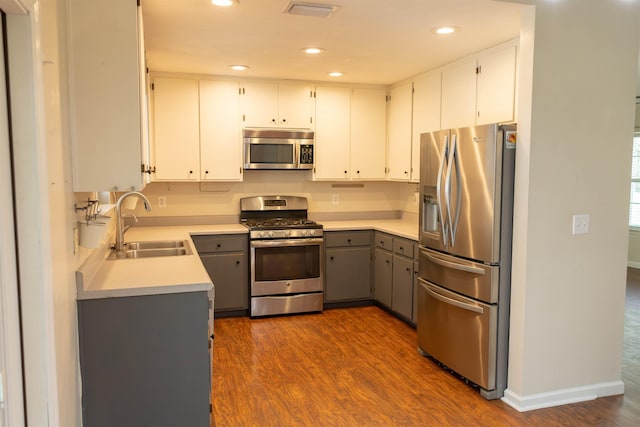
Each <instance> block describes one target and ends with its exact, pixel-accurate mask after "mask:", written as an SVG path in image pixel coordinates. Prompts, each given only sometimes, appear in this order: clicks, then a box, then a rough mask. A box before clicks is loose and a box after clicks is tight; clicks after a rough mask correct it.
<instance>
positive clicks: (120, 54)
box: [68, 0, 146, 191]
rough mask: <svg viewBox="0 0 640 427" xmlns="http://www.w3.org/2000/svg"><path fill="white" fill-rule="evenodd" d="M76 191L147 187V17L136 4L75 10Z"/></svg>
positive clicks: (74, 6)
mask: <svg viewBox="0 0 640 427" xmlns="http://www.w3.org/2000/svg"><path fill="white" fill-rule="evenodd" d="M68 13H69V15H68V16H69V19H68V37H69V38H68V43H69V44H68V48H69V86H70V87H69V89H70V110H71V144H72V153H73V155H72V156H73V158H72V161H73V170H74V177H73V179H74V190H75V191H107V190H108V191H114V190H119V191H124V190H131V189H137V190H140V189H141V188H142V187H143V177H142V172H141V170H142V167H143V165H142V154H141V153H142V150H141V144H142V143H143V142H144V141H143V132H142V126H143V123H144V122H145V121H146V120H145V118H144V117H143V116H142V115H143V114H144V111H146V110H145V109H144V108H143V106H142V102H144V96H142V95H143V94H144V91H145V84H144V80H142V78H141V77H142V76H144V75H145V73H144V71H142V70H144V51H143V49H142V43H141V40H142V37H143V35H142V29H141V26H142V15H141V13H140V6H138V5H137V4H136V2H135V1H133V0H113V1H111V2H109V7H104V2H103V1H100V0H69V2H68Z"/></svg>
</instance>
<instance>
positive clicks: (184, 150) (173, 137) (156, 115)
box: [152, 77, 239, 181]
mask: <svg viewBox="0 0 640 427" xmlns="http://www.w3.org/2000/svg"><path fill="white" fill-rule="evenodd" d="M152 88H153V90H152V92H153V146H152V148H153V150H152V158H153V162H152V166H153V168H155V174H154V176H153V179H154V180H155V181H195V180H197V179H198V178H199V175H200V129H199V123H198V122H199V113H198V81H197V80H194V79H179V78H165V77H156V78H155V79H154V81H153V86H152ZM238 144H239V142H238Z"/></svg>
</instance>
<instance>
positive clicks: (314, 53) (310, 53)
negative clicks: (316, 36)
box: [303, 47, 324, 55]
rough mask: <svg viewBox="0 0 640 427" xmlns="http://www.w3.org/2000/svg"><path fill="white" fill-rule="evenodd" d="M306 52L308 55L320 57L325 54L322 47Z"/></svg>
mask: <svg viewBox="0 0 640 427" xmlns="http://www.w3.org/2000/svg"><path fill="white" fill-rule="evenodd" d="M303 50H304V53H308V54H309V55H318V54H320V53H323V52H324V49H323V48H321V47H307V48H305V49H303Z"/></svg>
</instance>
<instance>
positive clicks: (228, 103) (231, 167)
mask: <svg viewBox="0 0 640 427" xmlns="http://www.w3.org/2000/svg"><path fill="white" fill-rule="evenodd" d="M238 110H239V99H238V83H236V82H232V81H214V80H200V179H201V180H202V181H241V180H242V143H241V135H240V122H239V120H238Z"/></svg>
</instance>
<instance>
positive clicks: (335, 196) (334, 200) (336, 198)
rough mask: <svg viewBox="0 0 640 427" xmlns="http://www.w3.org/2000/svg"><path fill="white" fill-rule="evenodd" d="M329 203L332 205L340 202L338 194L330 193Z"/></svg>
mask: <svg viewBox="0 0 640 427" xmlns="http://www.w3.org/2000/svg"><path fill="white" fill-rule="evenodd" d="M331 203H333V204H334V205H337V204H338V203H340V196H339V195H338V194H332V195H331Z"/></svg>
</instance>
